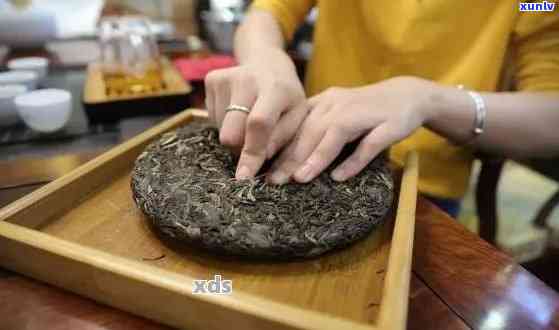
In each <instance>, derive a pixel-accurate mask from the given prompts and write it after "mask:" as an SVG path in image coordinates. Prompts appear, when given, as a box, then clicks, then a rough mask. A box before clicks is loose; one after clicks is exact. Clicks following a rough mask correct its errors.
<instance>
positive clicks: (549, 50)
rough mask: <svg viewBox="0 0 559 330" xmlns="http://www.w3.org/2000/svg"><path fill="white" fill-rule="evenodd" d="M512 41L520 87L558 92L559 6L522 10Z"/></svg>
mask: <svg viewBox="0 0 559 330" xmlns="http://www.w3.org/2000/svg"><path fill="white" fill-rule="evenodd" d="M557 5H559V3H556V4H555V6H556V7H557ZM512 42H513V51H514V52H513V54H514V55H513V56H514V63H515V79H516V87H517V89H518V90H522V91H559V12H558V9H557V8H555V11H552V12H548V13H521V14H520V17H519V19H518V21H517V24H516V28H515V33H514V35H513V40H512Z"/></svg>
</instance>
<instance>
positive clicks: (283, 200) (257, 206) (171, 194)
mask: <svg viewBox="0 0 559 330" xmlns="http://www.w3.org/2000/svg"><path fill="white" fill-rule="evenodd" d="M235 165H236V164H235V159H234V157H233V155H232V154H231V153H230V152H229V151H228V150H227V149H226V148H225V147H223V146H222V145H220V144H219V141H218V134H217V131H216V130H215V129H214V128H211V127H209V126H208V125H206V124H200V123H194V124H191V125H188V126H185V127H183V128H180V129H178V130H176V131H173V132H169V133H166V134H164V135H163V136H162V137H161V138H160V140H158V141H155V142H153V143H152V144H151V145H149V146H148V147H147V148H146V150H145V151H144V152H143V153H142V154H141V155H140V156H139V157H138V159H137V160H136V164H135V168H134V171H133V175H132V182H131V186H132V191H133V196H134V201H135V202H136V204H137V205H138V207H139V208H140V209H141V210H142V211H143V212H144V213H145V214H146V215H147V216H148V218H149V219H150V221H151V222H152V225H153V227H154V228H155V229H156V230H157V231H158V232H159V233H160V234H162V235H163V236H164V237H166V238H169V239H172V240H174V241H178V242H180V243H184V244H188V245H192V246H196V247H200V248H203V249H205V250H208V251H212V252H214V253H218V254H225V255H235V256H243V257H251V258H254V257H257V258H273V259H289V258H299V257H313V256H317V255H320V254H323V253H325V252H327V251H329V250H332V249H335V248H340V247H343V246H347V245H348V244H350V243H352V242H354V241H356V240H358V239H361V238H363V237H364V236H366V235H367V234H368V233H369V232H371V230H373V229H374V228H376V227H377V226H379V225H380V224H381V223H382V221H383V219H384V217H385V215H386V213H387V212H388V210H389V208H390V206H391V205H392V199H393V194H394V191H393V190H394V182H393V180H392V176H391V173H390V170H389V169H388V168H387V164H386V160H385V158H384V157H383V156H382V157H378V158H377V159H375V160H374V161H373V162H371V163H370V164H369V165H368V166H367V168H366V169H365V170H364V171H363V172H361V173H360V174H359V175H358V176H356V177H355V178H352V179H350V180H348V181H346V182H335V181H333V180H332V179H330V177H329V172H330V170H331V169H332V168H333V166H335V165H336V163H335V164H333V165H332V166H331V167H330V168H329V169H328V170H327V171H326V172H325V173H322V174H321V175H320V176H319V177H318V178H316V179H315V180H313V181H312V182H310V183H308V184H297V183H289V184H286V185H282V186H274V185H270V184H268V183H266V182H265V179H264V176H263V175H260V176H258V177H257V178H255V179H254V180H242V181H237V180H235V179H234V173H235Z"/></svg>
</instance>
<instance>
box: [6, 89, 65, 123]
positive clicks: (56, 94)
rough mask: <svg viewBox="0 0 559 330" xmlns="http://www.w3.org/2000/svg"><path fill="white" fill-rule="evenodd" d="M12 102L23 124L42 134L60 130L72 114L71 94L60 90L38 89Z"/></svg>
mask: <svg viewBox="0 0 559 330" xmlns="http://www.w3.org/2000/svg"><path fill="white" fill-rule="evenodd" d="M14 102H15V105H16V108H17V111H18V113H19V116H20V117H21V119H23V121H24V122H25V124H26V125H27V126H29V127H30V128H31V129H34V130H36V131H39V132H44V133H51V132H55V131H58V130H59V129H62V128H63V127H64V126H65V125H66V123H68V120H69V119H70V114H71V113H72V94H70V93H69V92H68V91H65V90H62V89H39V90H36V91H33V92H30V93H26V94H22V95H19V96H17V97H16V98H15V100H14Z"/></svg>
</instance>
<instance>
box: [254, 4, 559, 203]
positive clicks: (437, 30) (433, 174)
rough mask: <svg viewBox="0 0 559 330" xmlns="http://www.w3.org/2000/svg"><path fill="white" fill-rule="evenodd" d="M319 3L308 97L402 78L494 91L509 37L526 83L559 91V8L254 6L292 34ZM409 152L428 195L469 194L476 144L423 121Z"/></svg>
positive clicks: (395, 150) (395, 153) (398, 150)
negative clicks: (456, 141)
mask: <svg viewBox="0 0 559 330" xmlns="http://www.w3.org/2000/svg"><path fill="white" fill-rule="evenodd" d="M548 2H549V1H548ZM313 6H317V8H318V19H317V22H316V25H315V31H314V42H313V44H314V49H313V54H312V58H311V61H310V63H309V67H308V69H307V75H306V82H305V85H306V90H307V95H309V96H310V95H313V94H316V93H319V92H320V91H323V90H324V89H326V88H328V87H330V86H346V87H351V86H362V85H366V84H371V83H375V82H378V81H381V80H384V79H387V78H390V77H395V76H400V75H413V76H418V77H423V78H426V79H430V80H433V81H437V82H439V83H442V84H446V85H459V84H462V85H464V86H465V88H468V89H472V90H478V91H495V89H496V88H497V83H498V80H499V76H500V72H501V68H502V65H503V61H504V57H505V52H506V49H507V45H509V44H510V45H511V46H512V50H513V54H514V56H513V58H514V61H515V63H516V69H515V73H516V74H515V76H516V81H517V88H518V89H519V90H532V91H536V90H538V91H551V90H555V91H557V90H559V8H555V11H553V12H551V13H545V14H544V13H520V12H519V6H518V2H517V1H513V0H452V1H450V0H386V1H373V0H344V1H342V0H318V1H312V0H255V1H254V2H253V5H252V8H257V9H262V10H266V11H269V12H271V13H272V14H273V15H274V17H275V18H276V19H277V20H278V22H279V24H280V26H281V28H282V32H283V34H284V37H285V38H286V40H290V39H291V38H292V36H293V33H294V31H295V29H296V28H297V26H298V25H299V24H300V23H301V22H302V21H303V20H304V18H305V16H306V14H307V13H308V12H309V11H310V9H311V8H312V7H313ZM556 6H557V4H556ZM557 110H558V111H559V109H557ZM488 111H491V109H488ZM469 124H470V123H468V125H469ZM410 149H415V150H418V151H419V152H420V153H421V162H420V173H421V174H420V189H421V190H422V191H423V192H426V193H429V194H432V195H435V196H440V197H447V198H458V197H461V196H462V195H463V194H464V192H465V190H466V188H467V185H468V181H469V176H470V168H471V163H472V159H473V157H472V155H471V153H470V152H469V151H468V150H467V149H465V148H462V147H457V146H454V145H452V144H451V143H450V142H449V141H447V140H446V139H444V138H443V137H441V136H439V135H437V134H435V133H433V132H432V131H429V130H427V129H424V128H421V129H419V130H418V131H417V132H416V133H415V134H413V135H412V136H410V137H409V138H407V139H406V140H404V141H402V142H400V143H398V144H396V145H394V146H393V147H392V148H391V153H390V154H391V158H392V159H393V160H394V161H395V162H397V163H400V164H401V163H402V161H403V157H404V155H405V154H406V152H407V151H408V150H410Z"/></svg>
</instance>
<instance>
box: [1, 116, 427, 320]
mask: <svg viewBox="0 0 559 330" xmlns="http://www.w3.org/2000/svg"><path fill="white" fill-rule="evenodd" d="M205 116H206V112H205V111H202V110H196V109H189V110H187V111H184V112H183V113H180V114H177V115H175V116H173V117H172V118H170V119H169V120H167V121H165V122H163V123H161V124H159V125H157V126H155V127H153V128H151V129H149V130H147V131H145V132H143V133H141V134H139V135H137V136H136V137H134V138H132V139H130V140H129V141H127V142H125V143H123V144H121V145H119V146H117V147H115V148H113V149H111V150H109V151H107V152H106V153H104V154H102V155H100V156H98V157H97V158H95V159H93V160H91V161H89V162H87V163H85V164H83V165H82V166H80V167H78V168H77V169H75V170H73V171H72V172H70V173H68V174H67V175H64V176H63V177H61V178H59V179H57V180H55V181H53V182H51V183H49V184H47V185H45V186H44V187H42V188H40V189H38V190H36V191H34V192H32V193H31V194H29V195H27V196H24V197H22V198H21V199H19V200H17V201H15V202H13V203H12V204H10V205H8V206H6V207H4V208H3V209H0V249H3V248H4V247H6V249H8V250H9V248H10V247H12V248H13V247H14V246H15V247H16V248H21V250H25V251H26V250H27V249H28V250H29V254H31V255H39V256H43V255H45V254H46V255H48V257H54V258H56V260H58V261H60V262H66V263H70V264H72V265H81V266H88V267H91V268H93V269H95V270H96V271H97V272H99V274H104V275H105V276H109V277H108V281H110V279H112V278H113V277H116V276H119V277H123V278H129V279H132V280H133V281H135V282H138V283H139V284H143V285H146V284H147V285H149V286H152V287H153V288H155V289H157V288H159V289H161V290H164V291H165V292H166V294H171V295H173V296H174V297H180V296H182V297H183V298H185V299H186V300H188V301H189V302H188V304H189V306H192V307H196V308H197V309H201V310H202V311H203V312H205V313H210V311H211V312H212V313H213V312H216V311H218V312H219V313H221V314H222V315H226V316H227V317H228V318H230V319H232V320H236V321H238V322H240V323H241V324H247V322H248V324H250V325H252V326H253V327H251V328H254V329H261V328H262V326H266V327H269V328H274V329H276V328H277V329H333V330H334V329H336V330H337V329H358V330H359V329H363V330H365V329H369V330H371V329H405V326H406V318H407V301H408V293H409V280H410V274H411V261H412V249H413V231H414V224H415V203H416V197H417V175H418V173H417V172H418V169H417V167H418V157H417V154H416V153H415V152H413V153H411V154H410V155H408V158H407V160H406V165H405V168H404V172H403V177H402V181H401V187H402V189H401V191H400V196H399V207H398V210H397V214H396V220H395V224H394V232H393V236H392V241H393V242H394V241H395V240H398V241H399V242H400V243H401V244H391V249H390V253H389V261H388V267H387V273H386V277H385V283H384V287H383V293H382V297H383V298H382V302H381V309H380V313H379V319H378V322H377V324H374V325H372V324H365V323H360V322H356V321H352V320H347V319H343V318H340V317H336V316H332V315H328V314H324V313H320V312H316V311H311V310H305V309H303V308H300V307H295V306H290V305H288V304H285V303H279V302H275V301H271V300H269V299H266V298H261V297H257V296H254V295H252V294H249V293H244V292H236V293H235V295H234V296H222V295H196V294H193V293H192V285H191V283H192V281H193V280H194V278H191V277H189V276H187V275H182V274H177V273H174V272H171V271H166V270H163V269H160V268H157V267H155V266H150V265H146V264H144V263H140V262H137V261H134V260H130V259H127V258H124V257H119V256H115V255H112V254H110V253H107V252H103V251H100V250H97V249H93V248H89V247H86V246H82V245H80V244H78V243H74V242H70V241H66V240H63V239H59V238H56V237H54V236H51V235H48V234H46V233H42V232H40V231H38V230H34V229H30V228H26V227H24V226H20V225H17V224H13V223H10V222H8V221H9V220H10V219H11V218H12V217H14V216H15V215H16V214H18V215H21V214H23V215H25V212H26V210H27V209H28V208H31V207H33V206H36V205H37V204H39V203H42V202H45V201H48V197H49V195H50V194H52V193H55V192H56V191H58V190H60V189H63V188H64V187H65V186H66V185H68V184H70V183H76V182H77V181H78V180H80V178H82V177H83V176H84V175H86V174H87V173H91V172H93V171H95V170H96V168H98V167H99V166H101V165H103V164H107V163H109V162H111V161H112V160H113V159H115V158H116V157H118V156H119V155H120V154H121V153H123V152H125V151H126V150H130V149H132V148H134V147H135V146H137V145H139V144H143V143H145V141H146V140H151V139H152V138H153V137H154V136H157V135H160V134H162V133H163V132H165V131H167V130H169V129H170V128H172V127H175V126H177V125H178V124H180V123H182V122H185V121H187V120H188V119H189V117H191V119H192V118H197V117H205ZM404 204H405V207H402V206H403V205H404ZM14 254H16V253H14ZM18 256H19V257H22V256H23V255H22V254H19V253H17V255H8V256H3V255H2V252H0V264H1V265H2V266H4V267H6V268H8V269H11V270H14V271H19V272H23V273H24V274H26V275H29V276H31V277H34V278H36V279H38V280H43V281H47V282H49V283H51V284H54V285H58V286H63V287H64V283H60V282H59V281H58V279H56V278H55V279H52V278H46V279H45V276H44V273H45V272H48V270H46V269H41V266H40V265H39V266H36V265H31V264H29V263H27V264H26V263H25V262H24V261H18V260H17V259H18V258H17V257H18ZM22 259H27V258H22ZM135 282H134V283H135ZM394 283H398V284H396V285H395V284H394ZM131 285H132V284H131ZM389 287H392V288H391V289H390V290H389ZM72 291H79V289H76V288H73V289H72ZM154 292H156V291H154ZM77 293H78V294H83V295H86V296H89V297H90V298H93V299H95V300H98V301H100V302H102V303H106V304H109V305H112V306H114V307H117V308H120V309H124V310H128V311H129V312H132V313H136V314H137V311H134V310H129V309H127V308H126V306H123V305H122V304H115V303H114V302H112V301H110V300H104V299H102V298H101V297H98V296H95V295H93V294H92V293H90V292H77ZM208 304H209V305H208ZM204 306H206V307H204ZM207 306H213V307H212V308H207ZM204 308H205V309H204ZM214 308H215V309H214ZM141 316H147V317H149V318H153V319H155V320H157V321H160V322H162V323H166V324H169V325H171V326H179V327H182V326H184V325H185V324H188V322H190V320H188V319H187V318H185V317H182V318H181V317H180V316H179V317H178V318H176V319H173V320H166V319H161V318H160V317H158V316H157V315H141ZM211 317H214V316H213V315H211ZM255 322H256V324H254V323H255Z"/></svg>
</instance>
